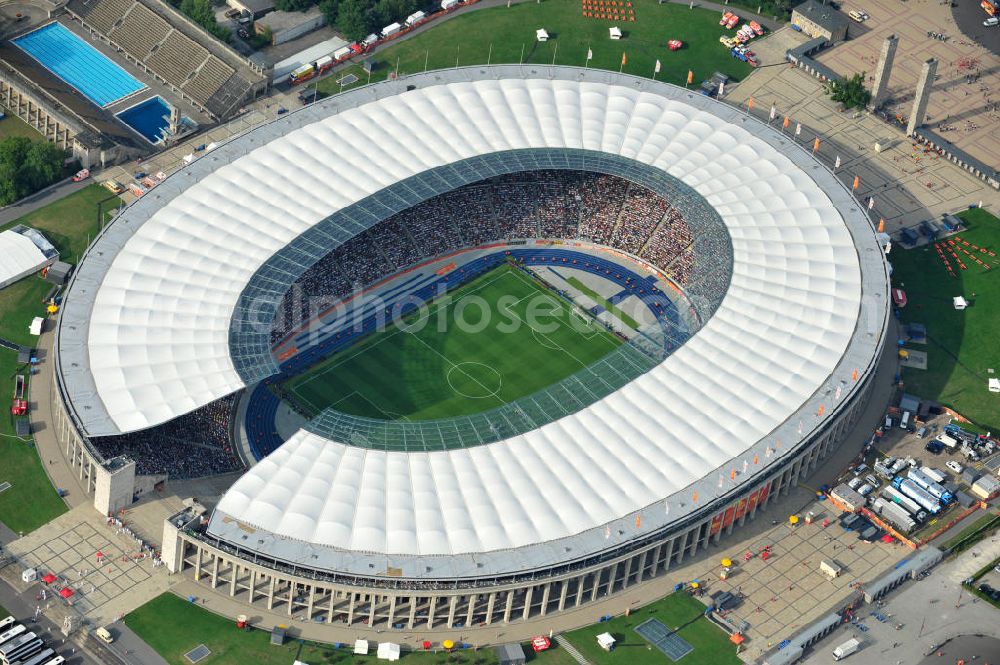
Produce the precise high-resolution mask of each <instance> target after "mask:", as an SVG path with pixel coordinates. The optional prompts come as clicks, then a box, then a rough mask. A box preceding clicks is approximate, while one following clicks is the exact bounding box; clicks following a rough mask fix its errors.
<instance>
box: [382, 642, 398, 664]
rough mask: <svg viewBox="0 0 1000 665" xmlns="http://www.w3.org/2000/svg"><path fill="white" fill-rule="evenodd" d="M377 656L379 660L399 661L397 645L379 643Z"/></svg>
mask: <svg viewBox="0 0 1000 665" xmlns="http://www.w3.org/2000/svg"><path fill="white" fill-rule="evenodd" d="M377 656H378V659H379V660H399V645H398V644H393V643H392V642H380V643H379V645H378V651H377Z"/></svg>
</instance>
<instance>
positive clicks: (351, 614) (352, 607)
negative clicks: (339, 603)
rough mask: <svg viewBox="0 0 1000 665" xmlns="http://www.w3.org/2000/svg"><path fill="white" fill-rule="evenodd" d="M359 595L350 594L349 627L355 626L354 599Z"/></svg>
mask: <svg viewBox="0 0 1000 665" xmlns="http://www.w3.org/2000/svg"><path fill="white" fill-rule="evenodd" d="M357 595H358V594H356V593H351V594H350V599H349V600H348V602H347V625H348V626H352V625H354V599H355V598H356V597H357Z"/></svg>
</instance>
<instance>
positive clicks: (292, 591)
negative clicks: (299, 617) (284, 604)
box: [288, 580, 295, 616]
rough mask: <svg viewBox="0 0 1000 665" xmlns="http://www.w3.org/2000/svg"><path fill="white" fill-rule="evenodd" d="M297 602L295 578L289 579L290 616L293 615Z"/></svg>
mask: <svg viewBox="0 0 1000 665" xmlns="http://www.w3.org/2000/svg"><path fill="white" fill-rule="evenodd" d="M294 604H295V580H288V616H292V612H293V610H294V608H293V607H292V606H293V605H294Z"/></svg>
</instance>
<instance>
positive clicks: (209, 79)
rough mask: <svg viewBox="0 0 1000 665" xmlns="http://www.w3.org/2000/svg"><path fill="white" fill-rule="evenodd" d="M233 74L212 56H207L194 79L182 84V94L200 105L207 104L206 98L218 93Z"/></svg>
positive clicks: (232, 71) (230, 68)
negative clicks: (192, 98)
mask: <svg viewBox="0 0 1000 665" xmlns="http://www.w3.org/2000/svg"><path fill="white" fill-rule="evenodd" d="M233 73H234V70H233V68H232V67H230V66H229V65H227V64H226V63H224V62H222V61H221V60H219V59H218V58H216V57H215V56H214V55H212V56H209V58H208V60H206V61H205V62H204V64H202V66H201V69H199V70H198V73H197V74H195V75H194V78H193V79H191V80H190V81H188V82H187V83H185V84H184V87H183V89H184V92H186V93H187V94H189V95H191V96H192V97H194V98H195V99H197V100H199V101H201V102H202V103H204V102H207V101H208V98H209V97H211V96H212V95H214V94H215V93H216V92H218V90H219V88H221V87H222V85H223V84H224V83H225V82H226V81H227V80H229V77H230V76H232V75H233Z"/></svg>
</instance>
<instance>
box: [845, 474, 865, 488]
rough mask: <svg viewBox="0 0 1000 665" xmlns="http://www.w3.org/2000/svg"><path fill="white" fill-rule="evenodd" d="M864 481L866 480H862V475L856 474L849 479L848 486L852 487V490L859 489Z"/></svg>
mask: <svg viewBox="0 0 1000 665" xmlns="http://www.w3.org/2000/svg"><path fill="white" fill-rule="evenodd" d="M863 482H864V481H863V480H861V478H860V477H858V476H854V477H853V478H851V479H850V480H848V481H847V486H848V487H850V488H851V489H852V490H856V489H858V487H860V486H861V483H863Z"/></svg>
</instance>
